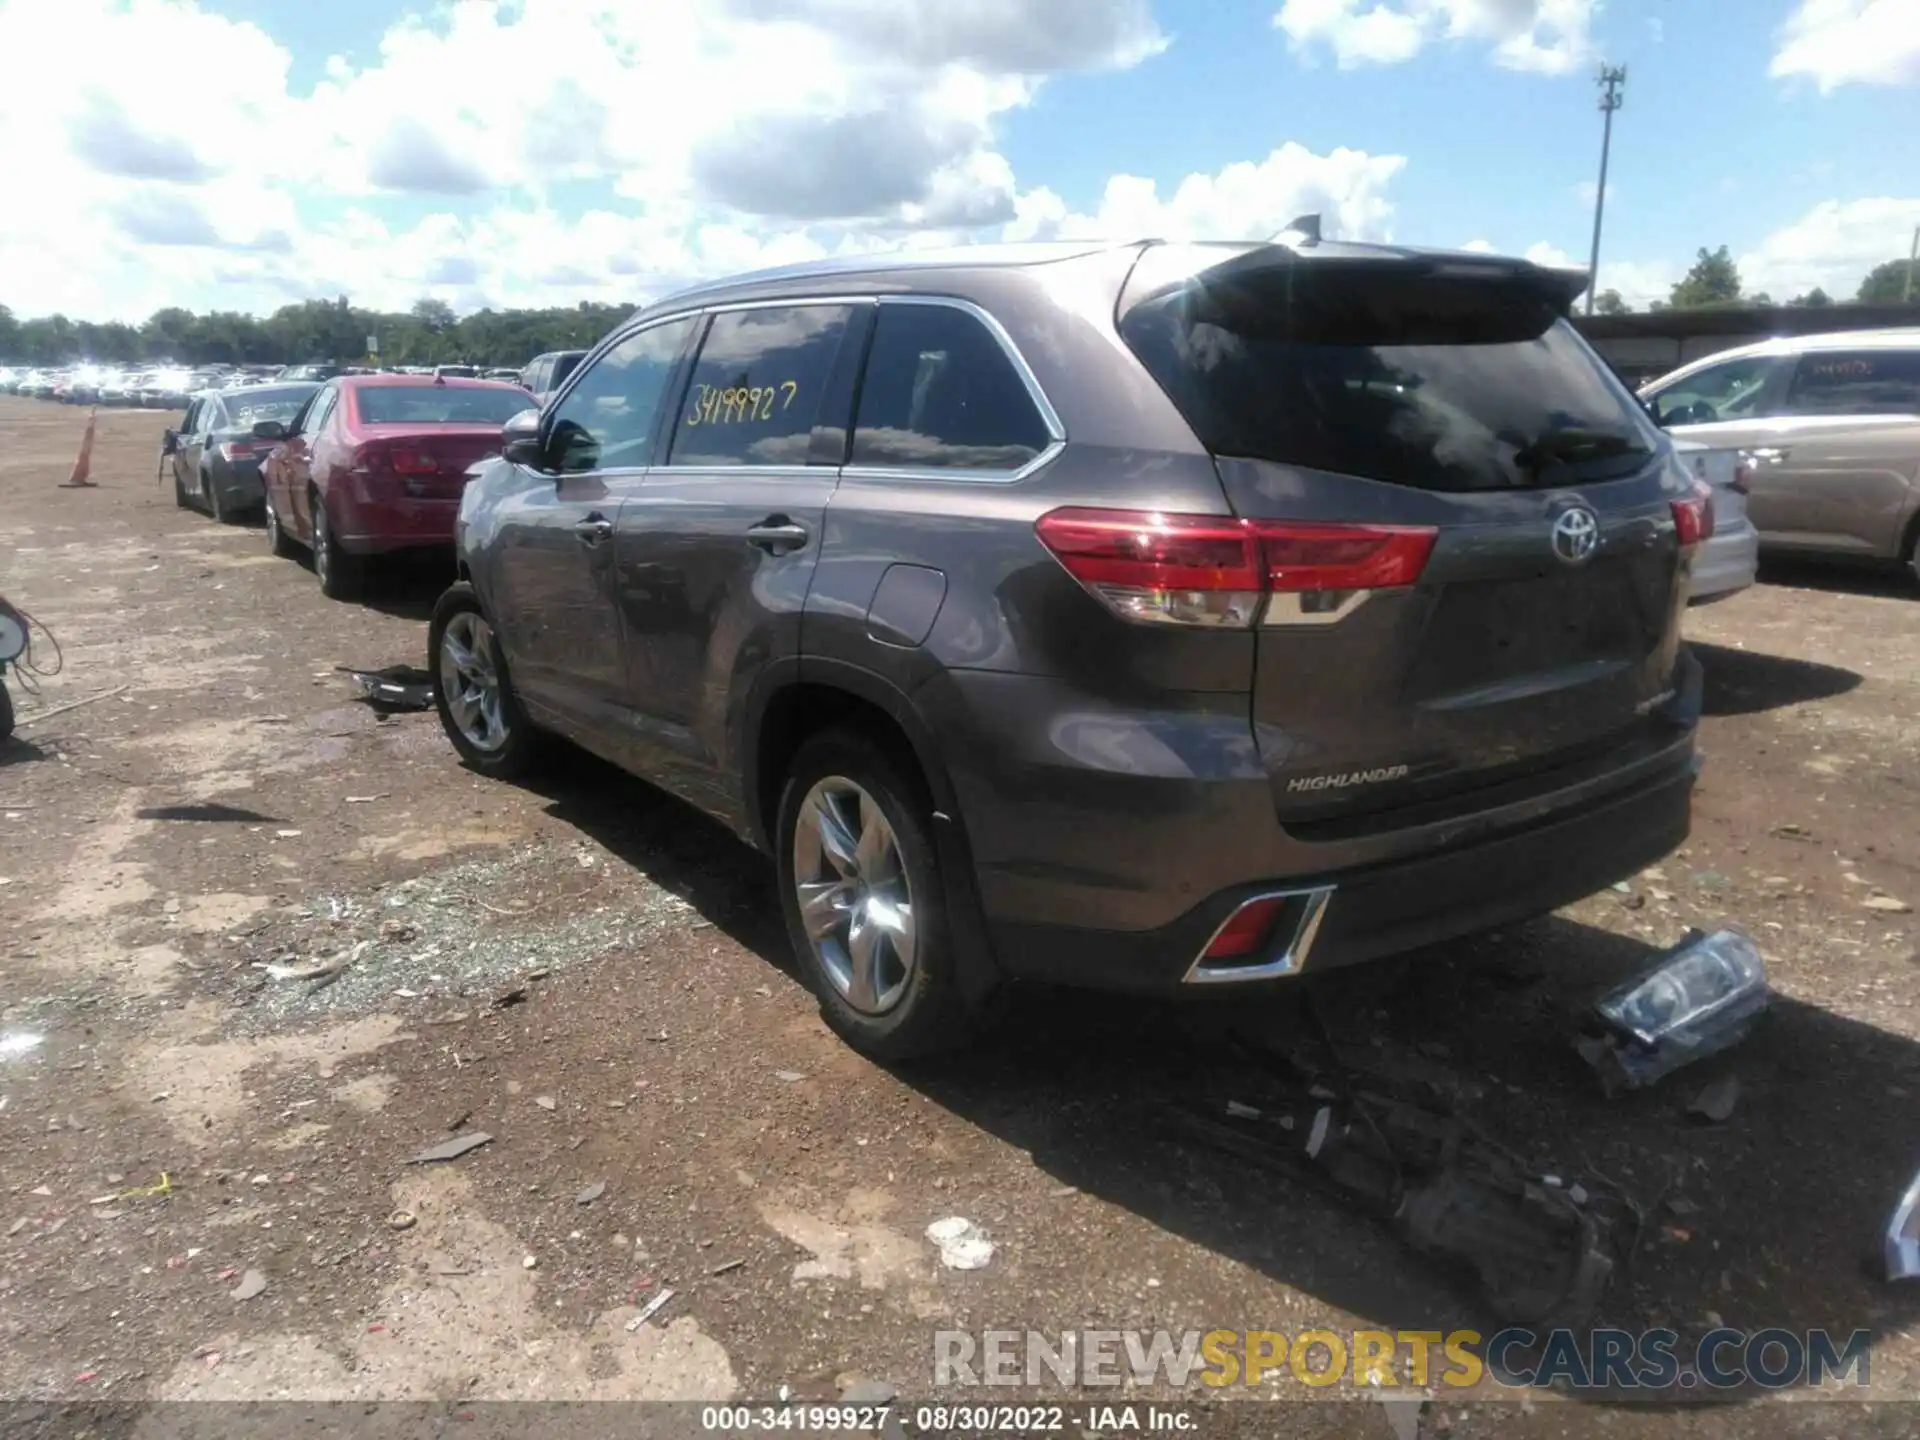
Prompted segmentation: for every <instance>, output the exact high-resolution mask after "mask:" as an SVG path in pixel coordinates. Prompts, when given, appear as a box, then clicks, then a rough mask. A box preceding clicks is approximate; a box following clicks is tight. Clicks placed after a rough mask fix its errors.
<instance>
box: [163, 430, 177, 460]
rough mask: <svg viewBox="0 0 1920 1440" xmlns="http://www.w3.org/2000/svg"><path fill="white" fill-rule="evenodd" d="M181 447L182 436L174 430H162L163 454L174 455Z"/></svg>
mask: <svg viewBox="0 0 1920 1440" xmlns="http://www.w3.org/2000/svg"><path fill="white" fill-rule="evenodd" d="M179 448H180V437H179V436H178V435H176V434H175V433H174V432H173V431H172V430H162V431H161V432H160V453H161V455H162V456H167V455H172V454H173V453H175V452H176V451H177V450H179Z"/></svg>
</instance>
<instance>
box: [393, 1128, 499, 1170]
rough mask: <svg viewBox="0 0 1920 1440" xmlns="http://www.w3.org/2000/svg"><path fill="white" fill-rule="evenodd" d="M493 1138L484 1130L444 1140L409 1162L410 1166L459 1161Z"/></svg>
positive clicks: (430, 1146) (472, 1131)
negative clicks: (470, 1151) (440, 1161)
mask: <svg viewBox="0 0 1920 1440" xmlns="http://www.w3.org/2000/svg"><path fill="white" fill-rule="evenodd" d="M492 1139H493V1136H491V1135H489V1134H488V1133H487V1132H486V1131H484V1130H471V1131H469V1132H467V1133H466V1134H465V1135H456V1136H454V1137H453V1138H452V1139H451V1140H442V1141H441V1142H440V1143H439V1144H438V1145H429V1146H428V1147H427V1148H426V1149H424V1150H422V1151H421V1152H420V1153H419V1154H418V1155H415V1156H414V1157H413V1158H412V1159H410V1160H408V1161H407V1163H408V1164H409V1165H431V1164H433V1163H434V1162H436V1161H439V1160H458V1159H459V1158H460V1157H461V1156H462V1155H465V1154H466V1153H467V1152H468V1151H469V1150H478V1149H479V1148H480V1147H481V1146H482V1145H485V1144H488V1143H489V1142H490V1141H492Z"/></svg>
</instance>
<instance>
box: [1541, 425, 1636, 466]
mask: <svg viewBox="0 0 1920 1440" xmlns="http://www.w3.org/2000/svg"><path fill="white" fill-rule="evenodd" d="M1652 453H1653V452H1652V451H1651V450H1649V449H1648V448H1647V447H1646V446H1645V445H1642V444H1641V443H1640V442H1639V441H1638V440H1636V439H1634V437H1633V436H1631V435H1623V434H1621V433H1620V432H1619V431H1617V430H1580V429H1575V428H1571V427H1570V428H1568V429H1565V430H1553V431H1549V432H1548V433H1547V434H1545V435H1542V436H1540V437H1539V439H1537V440H1534V441H1532V442H1530V443H1528V444H1526V445H1522V446H1521V447H1520V448H1519V449H1518V450H1516V451H1514V452H1513V463H1514V464H1516V465H1518V466H1520V467H1521V468H1522V469H1525V470H1536V471H1537V470H1540V469H1543V468H1545V466H1546V465H1547V464H1548V463H1549V462H1551V461H1555V460H1558V461H1559V462H1561V463H1562V464H1564V465H1573V464H1578V463H1579V462H1580V461H1582V460H1607V459H1612V458H1614V457H1616V456H1620V455H1650V454H1652Z"/></svg>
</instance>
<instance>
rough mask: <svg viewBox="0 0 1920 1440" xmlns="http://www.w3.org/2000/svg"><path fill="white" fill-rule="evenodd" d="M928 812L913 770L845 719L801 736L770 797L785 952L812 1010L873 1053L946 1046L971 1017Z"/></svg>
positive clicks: (889, 1057)
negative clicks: (776, 798) (776, 802)
mask: <svg viewBox="0 0 1920 1440" xmlns="http://www.w3.org/2000/svg"><path fill="white" fill-rule="evenodd" d="M932 821H933V802H932V800H931V799H930V798H929V797H928V795H927V791H926V786H925V784H924V783H923V782H922V780H921V778H920V776H919V775H918V773H916V772H914V771H912V770H911V769H910V768H909V767H907V766H905V765H903V764H902V763H901V762H900V761H899V760H897V759H895V758H894V757H893V756H892V755H890V754H889V753H888V752H887V750H886V748H885V747H884V746H882V745H881V744H879V743H877V742H876V741H875V740H874V739H872V738H871V737H869V736H867V735H865V734H862V733H861V732H859V731H857V730H829V731H824V732H822V733H821V734H818V735H815V736H813V737H812V738H811V739H809V740H808V741H806V743H804V744H803V745H802V746H801V747H800V750H799V753H798V754H796V755H795V756H794V760H793V765H792V767H791V769H790V770H789V771H788V774H787V782H786V786H785V788H784V790H783V791H782V793H781V797H780V815H779V820H778V822H777V824H776V825H775V828H774V844H775V847H776V849H775V859H776V861H777V862H778V865H779V874H780V908H781V911H782V913H783V915H784V916H785V918H786V922H787V936H788V938H789V940H790V941H791V943H792V945H793V951H794V955H795V956H796V958H797V959H798V960H799V962H800V969H801V973H802V974H803V975H804V976H805V977H806V980H807V984H808V985H809V986H810V987H811V988H812V990H813V993H814V996H815V998H816V999H817V1000H818V1001H819V1003H820V1014H821V1017H822V1018H823V1019H824V1020H825V1021H826V1022H827V1024H828V1025H829V1026H831V1027H832V1029H833V1030H834V1032H835V1033H836V1034H838V1035H839V1036H840V1038H841V1039H843V1040H845V1041H846V1042H847V1044H848V1045H850V1046H852V1047H853V1048H854V1049H855V1050H858V1051H859V1052H860V1053H861V1054H862V1055H866V1056H868V1057H869V1058H871V1059H874V1060H877V1061H879V1062H881V1063H882V1064H895V1063H898V1062H901V1061H907V1060H914V1059H919V1058H922V1057H925V1056H929V1055H935V1054H939V1053H940V1052H942V1051H946V1050H952V1049H955V1048H958V1047H959V1046H962V1045H964V1044H966V1043H967V1042H968V1041H969V1040H970V1039H971V1038H972V1036H973V1032H974V1029H975V1026H976V1024H977V1021H978V1018H979V1017H978V1013H977V1012H976V1011H975V1010H974V1008H973V1007H972V1006H971V1005H970V1004H969V1003H968V1000H967V997H966V994H965V992H964V990H963V988H962V986H961V984H960V975H959V967H958V964H957V963H956V957H955V954H954V941H953V936H952V932H951V930H950V928H949V927H948V925H947V918H946V900H947V894H946V885H945V880H944V877H943V876H942V875H941V873H940V863H939V854H938V851H937V850H936V848H935V846H934V840H933V823H932ZM836 830H837V833H836ZM803 902H804V903H803ZM903 939H904V943H902V942H903Z"/></svg>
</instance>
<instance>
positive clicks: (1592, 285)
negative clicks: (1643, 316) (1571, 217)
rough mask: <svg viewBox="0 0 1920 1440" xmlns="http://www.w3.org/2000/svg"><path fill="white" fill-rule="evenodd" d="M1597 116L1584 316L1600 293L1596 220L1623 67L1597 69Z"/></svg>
mask: <svg viewBox="0 0 1920 1440" xmlns="http://www.w3.org/2000/svg"><path fill="white" fill-rule="evenodd" d="M1596 83H1597V84H1598V85H1599V86H1600V113H1601V114H1603V115H1605V116H1606V120H1605V121H1604V128H1603V129H1602V130H1601V132H1600V188H1599V189H1597V190H1595V191H1594V192H1593V256H1592V258H1591V259H1589V260H1588V262H1587V314H1589V315H1591V314H1593V298H1594V295H1595V294H1596V293H1597V292H1598V291H1599V289H1600V217H1601V216H1602V215H1604V214H1605V213H1606V209H1607V152H1608V151H1610V150H1612V149H1613V112H1614V111H1616V110H1618V109H1619V108H1620V104H1621V100H1620V92H1621V91H1622V90H1623V89H1625V88H1626V84H1627V67H1626V66H1624V65H1618V66H1608V65H1602V66H1601V67H1600V78H1599V80H1598V81H1597V82H1596Z"/></svg>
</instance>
